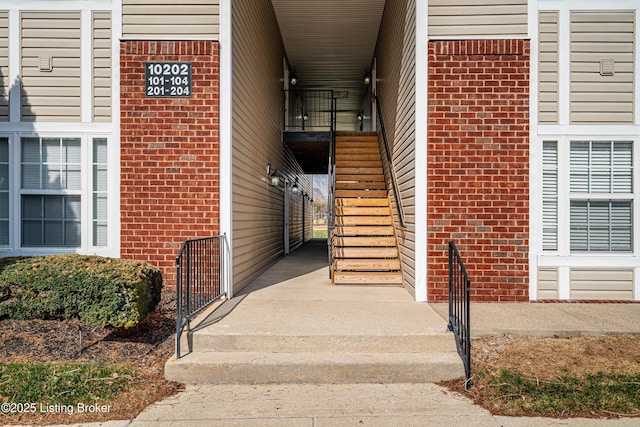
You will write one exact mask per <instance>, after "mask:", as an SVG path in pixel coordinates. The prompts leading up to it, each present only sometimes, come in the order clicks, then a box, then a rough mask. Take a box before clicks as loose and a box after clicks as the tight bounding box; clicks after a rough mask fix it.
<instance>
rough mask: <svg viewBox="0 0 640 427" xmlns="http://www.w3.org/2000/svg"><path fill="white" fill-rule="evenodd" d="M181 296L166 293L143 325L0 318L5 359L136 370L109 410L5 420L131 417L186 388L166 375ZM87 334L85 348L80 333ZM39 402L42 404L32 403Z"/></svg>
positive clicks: (0, 353) (2, 420) (5, 418)
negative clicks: (127, 326) (123, 326)
mask: <svg viewBox="0 0 640 427" xmlns="http://www.w3.org/2000/svg"><path fill="white" fill-rule="evenodd" d="M175 299H176V294H175V292H174V291H171V290H163V291H162V299H161V302H160V304H159V305H158V307H157V308H156V310H155V311H154V312H153V313H151V314H149V315H148V316H147V317H146V318H145V319H144V320H143V321H142V322H141V323H140V324H139V325H138V326H136V327H134V328H130V329H125V330H110V329H108V328H102V327H99V326H91V325H80V323H79V322H78V321H77V320H75V319H74V320H65V321H57V320H10V319H2V320H0V358H1V359H0V360H2V361H3V363H10V362H71V363H83V362H94V363H102V364H106V365H120V364H127V365H129V366H131V367H132V368H133V370H134V372H135V378H134V380H133V382H132V383H131V386H130V387H129V389H128V390H127V391H125V392H122V393H120V394H119V395H118V396H117V397H116V398H115V401H113V402H110V403H111V405H112V409H111V411H110V412H109V413H106V414H97V413H96V414H78V413H76V414H73V415H72V416H69V415H67V414H64V413H61V414H55V413H45V414H19V415H16V414H12V415H8V414H0V424H67V423H80V422H93V421H106V420H116V419H132V418H134V417H135V416H136V415H138V414H139V413H140V412H142V410H144V408H146V407H147V406H148V405H150V404H151V403H153V402H156V401H158V400H161V399H164V398H165V397H168V396H171V395H173V394H175V393H177V392H178V391H179V390H181V389H182V388H183V387H182V385H180V384H177V383H173V382H170V381H167V380H165V379H164V363H165V361H166V360H167V359H169V357H171V355H172V354H173V352H174V335H173V334H174V333H175V313H176V311H175V310H176V301H175ZM81 332H82V352H80V342H81V340H80V333H81ZM33 403H36V404H39V403H40V402H33Z"/></svg>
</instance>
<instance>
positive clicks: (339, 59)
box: [272, 0, 385, 110]
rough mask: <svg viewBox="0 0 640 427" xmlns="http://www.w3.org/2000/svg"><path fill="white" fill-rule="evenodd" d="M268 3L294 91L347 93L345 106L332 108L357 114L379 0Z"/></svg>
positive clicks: (375, 31)
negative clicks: (295, 79) (293, 75)
mask: <svg viewBox="0 0 640 427" xmlns="http://www.w3.org/2000/svg"><path fill="white" fill-rule="evenodd" d="M272 4H273V9H274V10H275V14H276V17H277V19H278V24H279V26H280V33H281V34H282V39H283V42H284V47H285V50H286V52H287V57H288V60H289V64H290V66H291V68H292V69H294V70H295V72H296V75H297V77H298V81H299V82H300V83H299V84H300V87H304V88H314V89H315V88H318V89H319V88H322V89H334V90H345V89H346V90H349V91H350V93H349V98H350V99H349V102H348V105H345V101H346V100H344V101H342V102H341V101H339V105H338V109H340V110H344V109H351V108H354V109H356V110H357V109H358V108H359V106H358V105H357V103H358V102H361V99H362V96H363V94H364V89H365V87H364V85H363V83H362V80H363V77H364V74H365V72H366V71H367V70H368V69H369V68H370V67H371V61H372V59H373V52H374V49H375V46H376V40H377V37H378V29H379V28H380V20H381V19H382V13H383V10H384V5H385V0H272ZM356 95H358V96H356ZM358 98H360V100H358ZM341 104H342V105H341Z"/></svg>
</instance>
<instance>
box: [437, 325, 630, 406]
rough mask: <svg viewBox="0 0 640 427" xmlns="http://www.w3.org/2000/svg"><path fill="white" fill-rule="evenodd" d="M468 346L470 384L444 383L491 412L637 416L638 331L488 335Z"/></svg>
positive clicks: (461, 382) (460, 382) (461, 381)
mask: <svg viewBox="0 0 640 427" xmlns="http://www.w3.org/2000/svg"><path fill="white" fill-rule="evenodd" d="M471 348H472V373H473V378H472V379H473V384H474V385H473V387H472V388H471V389H470V390H465V389H464V387H463V382H464V381H463V380H455V381H448V382H445V383H444V385H446V386H448V387H449V388H451V389H454V390H456V391H459V392H460V393H463V394H465V395H467V396H469V397H470V398H472V399H473V400H474V401H475V402H476V403H477V404H479V405H482V406H483V407H485V408H486V409H488V410H489V411H491V413H493V414H497V415H513V416H545V417H590V418H611V417H640V336H636V335H620V336H602V337H572V338H527V337H520V338H516V337H510V336H503V337H487V338H480V339H476V340H473V342H472V346H471Z"/></svg>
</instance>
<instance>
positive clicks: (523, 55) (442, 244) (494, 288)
mask: <svg viewBox="0 0 640 427" xmlns="http://www.w3.org/2000/svg"><path fill="white" fill-rule="evenodd" d="M428 114H429V116H428V121H429V130H428V132H429V138H428V160H427V162H428V167H427V170H428V196H427V197H428V266H429V284H428V287H429V289H428V292H429V299H430V300H432V301H443V300H446V299H447V243H448V241H449V240H454V241H455V242H456V245H457V246H458V249H459V250H460V253H461V255H462V257H463V259H464V261H465V264H466V267H467V270H468V272H469V275H470V277H471V281H472V290H471V294H472V299H473V300H476V301H523V300H528V298H529V297H528V288H529V283H528V275H529V271H528V250H529V248H528V245H529V41H526V40H474V41H471V40H469V41H433V42H429V113H428Z"/></svg>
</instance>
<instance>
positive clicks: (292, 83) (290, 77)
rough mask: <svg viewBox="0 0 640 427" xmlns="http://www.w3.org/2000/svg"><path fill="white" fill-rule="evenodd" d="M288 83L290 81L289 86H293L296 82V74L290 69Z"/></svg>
mask: <svg viewBox="0 0 640 427" xmlns="http://www.w3.org/2000/svg"><path fill="white" fill-rule="evenodd" d="M289 83H291V86H295V85H297V84H298V77H297V76H296V72H295V71H291V75H290V76H289Z"/></svg>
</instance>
